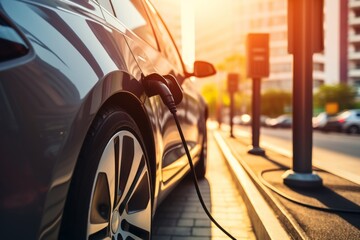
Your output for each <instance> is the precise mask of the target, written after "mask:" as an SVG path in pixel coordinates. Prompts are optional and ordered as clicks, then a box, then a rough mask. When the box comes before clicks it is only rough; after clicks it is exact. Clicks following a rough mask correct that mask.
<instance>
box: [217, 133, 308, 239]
mask: <svg viewBox="0 0 360 240" xmlns="http://www.w3.org/2000/svg"><path fill="white" fill-rule="evenodd" d="M213 135H214V138H215V140H216V143H217V144H218V146H219V148H220V149H221V152H222V154H223V155H224V157H225V159H226V163H227V165H228V167H229V170H230V172H231V174H232V176H233V178H234V180H235V182H236V184H237V186H238V187H239V191H240V193H241V195H242V197H243V199H244V202H245V204H246V207H247V209H248V213H249V217H250V219H251V222H252V224H253V227H254V231H255V234H256V237H257V238H258V239H274V240H278V239H292V238H295V239H304V238H305V235H303V233H302V232H299V231H298V230H300V229H294V230H293V231H291V232H290V235H291V236H290V235H289V233H288V232H287V230H288V228H289V227H291V226H288V225H292V226H294V225H293V223H294V221H292V220H288V221H290V222H288V223H286V221H285V227H286V228H287V229H286V230H285V228H284V227H283V225H282V223H281V222H284V221H283V220H284V219H283V218H286V217H287V216H286V215H288V214H285V213H284V211H282V210H284V209H280V214H279V211H278V210H277V211H276V212H274V209H279V207H280V204H276V203H274V202H276V201H275V199H269V198H271V197H269V198H267V199H266V200H265V199H264V195H266V193H265V194H264V191H265V192H266V191H267V190H265V189H260V188H261V185H259V183H256V182H255V181H254V176H252V174H251V173H250V172H249V171H248V169H246V168H245V167H244V165H243V163H241V164H240V163H239V162H241V159H237V158H235V157H234V155H233V153H232V152H231V149H230V148H229V147H228V145H227V144H226V143H225V140H224V139H223V138H222V136H221V135H220V134H219V133H218V132H216V131H214V132H213ZM260 191H261V192H262V193H260ZM267 195H268V196H270V195H269V194H267ZM269 200H270V201H269ZM274 204H275V205H278V206H277V208H274ZM281 213H282V214H281ZM284 214H285V215H284ZM277 215H278V216H277ZM279 218H280V219H279ZM287 219H288V218H287ZM293 228H294V227H293Z"/></svg>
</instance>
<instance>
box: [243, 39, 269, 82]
mask: <svg viewBox="0 0 360 240" xmlns="http://www.w3.org/2000/svg"><path fill="white" fill-rule="evenodd" d="M247 76H248V77H249V78H253V79H255V78H263V77H268V76H269V34H268V33H249V34H248V35H247Z"/></svg>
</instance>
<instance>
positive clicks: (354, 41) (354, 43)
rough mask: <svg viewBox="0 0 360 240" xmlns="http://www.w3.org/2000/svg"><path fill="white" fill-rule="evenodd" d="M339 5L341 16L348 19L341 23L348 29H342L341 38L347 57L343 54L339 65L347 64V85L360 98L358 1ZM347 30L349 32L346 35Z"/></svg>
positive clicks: (359, 4)
mask: <svg viewBox="0 0 360 240" xmlns="http://www.w3.org/2000/svg"><path fill="white" fill-rule="evenodd" d="M341 3H342V6H341V7H342V9H341V10H342V12H343V14H344V15H345V14H346V15H347V14H348V15H349V17H348V19H344V23H343V24H344V25H345V26H346V25H347V24H348V26H349V27H344V28H343V29H342V36H343V38H344V39H342V40H343V41H345V42H346V41H348V46H349V48H348V56H347V55H346V54H344V55H343V56H342V58H341V63H340V64H343V65H345V64H347V63H348V71H344V75H345V74H346V73H348V79H349V83H350V84H352V85H353V86H355V87H356V88H357V93H358V96H359V97H360V1H357V0H349V1H347V0H346V1H341ZM346 20H348V22H347V21H346ZM347 30H348V31H349V32H348V34H347ZM347 38H348V39H347ZM347 60H348V61H347ZM345 67H347V66H344V68H345Z"/></svg>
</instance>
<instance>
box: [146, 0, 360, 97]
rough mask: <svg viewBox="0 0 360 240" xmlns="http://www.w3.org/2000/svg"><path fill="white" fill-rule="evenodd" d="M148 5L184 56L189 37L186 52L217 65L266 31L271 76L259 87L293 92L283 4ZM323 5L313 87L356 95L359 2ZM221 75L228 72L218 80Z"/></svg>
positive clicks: (183, 0) (264, 0)
mask: <svg viewBox="0 0 360 240" xmlns="http://www.w3.org/2000/svg"><path fill="white" fill-rule="evenodd" d="M152 2H154V4H155V6H156V7H157V9H158V10H159V12H160V13H161V15H162V16H163V17H164V19H165V20H166V22H167V24H168V25H169V26H170V29H171V31H172V34H173V36H174V38H175V40H176V42H177V44H178V46H180V49H181V52H182V53H183V55H184V49H183V47H184V44H183V43H184V40H182V39H183V38H187V39H188V40H187V43H188V44H186V48H189V41H190V42H191V41H195V49H193V50H191V49H192V48H190V49H188V50H187V51H188V55H189V54H190V53H189V51H194V52H195V53H194V54H195V58H196V59H199V60H206V61H209V62H212V63H214V64H215V65H219V64H221V63H224V61H226V59H227V58H229V57H230V58H231V57H232V56H234V55H242V56H245V54H246V35H247V34H248V33H251V32H259V33H269V34H270V76H269V78H267V79H264V80H263V81H262V89H263V90H266V89H269V88H277V89H284V90H289V91H291V90H292V78H293V77H292V64H293V62H292V59H293V56H292V55H290V54H288V51H287V0H251V1H250V0H211V1H209V0H196V1H191V0H152ZM324 2H325V3H324V5H325V6H324V46H325V49H324V51H323V53H321V54H314V57H313V81H314V88H316V87H318V86H319V85H321V84H336V83H340V82H342V83H349V84H350V85H353V86H355V87H357V89H358V93H359V95H360V1H359V0H324ZM189 11H190V13H191V14H190V15H189ZM184 18H187V19H189V18H190V19H191V18H193V19H195V29H191V28H190V24H191V23H190V22H187V23H188V25H187V26H181V25H182V21H183V20H182V19H184ZM193 34H195V35H193ZM189 35H190V37H189ZM193 39H194V40H193ZM190 45H191V44H190ZM185 52H186V50H185ZM185 55H186V54H185ZM190 55H191V54H190ZM186 58H187V59H189V58H190V59H191V57H186ZM189 62H191V61H189ZM190 64H191V63H190ZM235 71H239V73H240V74H241V76H242V78H244V77H245V75H246V74H245V73H244V72H240V71H244V70H242V68H240V67H239V69H236V70H235ZM224 76H226V74H223V75H222V76H221V77H220V78H224ZM218 78H219V77H218Z"/></svg>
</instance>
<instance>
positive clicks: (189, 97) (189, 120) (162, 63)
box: [144, 0, 203, 187]
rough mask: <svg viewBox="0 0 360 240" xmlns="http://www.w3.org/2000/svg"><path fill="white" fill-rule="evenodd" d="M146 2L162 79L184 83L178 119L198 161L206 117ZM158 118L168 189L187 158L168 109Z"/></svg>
mask: <svg viewBox="0 0 360 240" xmlns="http://www.w3.org/2000/svg"><path fill="white" fill-rule="evenodd" d="M144 2H145V3H146V8H147V10H148V12H149V16H150V19H151V20H152V21H153V27H154V31H155V35H156V37H157V39H158V43H159V47H160V51H161V54H160V58H159V59H158V61H156V62H155V68H156V69H157V72H158V73H160V74H161V75H163V76H166V75H169V74H171V75H173V76H174V77H175V78H176V79H177V81H178V82H179V83H180V84H181V87H182V89H183V100H182V102H181V103H180V104H179V105H178V106H177V110H178V111H177V116H178V118H179V120H180V123H181V128H182V130H183V132H184V136H185V138H186V143H187V145H188V147H189V149H190V153H191V154H192V155H193V158H194V159H196V156H197V155H198V153H199V152H200V150H201V146H200V144H199V143H200V141H199V139H200V138H201V137H200V134H199V124H198V123H199V119H201V117H202V114H203V111H202V110H201V108H200V104H199V101H200V99H199V95H198V94H197V92H196V91H195V89H194V87H193V83H192V82H191V79H190V78H188V77H186V76H185V69H184V64H183V62H182V60H181V57H180V55H179V52H178V50H177V47H176V45H175V43H174V41H173V39H172V37H171V35H170V33H169V31H168V29H167V27H166V26H165V24H164V23H163V21H162V19H161V18H160V16H159V15H158V13H157V12H156V10H155V9H154V7H153V6H152V5H151V3H150V2H149V1H147V0H146V1H144ZM162 109H163V107H162ZM159 118H160V122H161V123H162V125H161V129H162V136H163V141H164V155H163V159H162V176H163V182H164V184H165V187H166V184H167V183H168V182H171V180H172V178H174V175H176V174H177V173H178V172H180V171H181V170H182V169H184V167H185V166H186V165H187V158H186V156H185V151H184V148H183V145H182V142H181V140H180V138H179V134H178V132H177V130H176V125H175V122H174V120H173V118H172V116H171V115H170V114H168V110H167V109H165V110H164V113H163V114H161V115H160V116H159Z"/></svg>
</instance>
